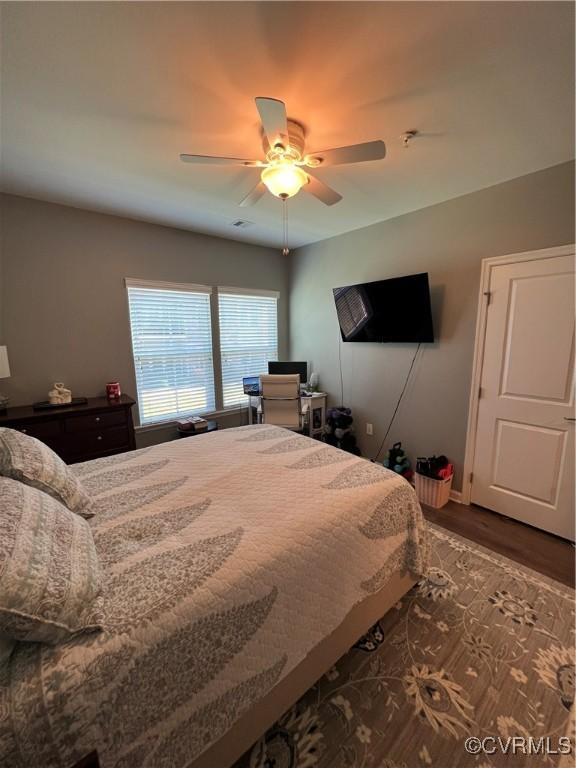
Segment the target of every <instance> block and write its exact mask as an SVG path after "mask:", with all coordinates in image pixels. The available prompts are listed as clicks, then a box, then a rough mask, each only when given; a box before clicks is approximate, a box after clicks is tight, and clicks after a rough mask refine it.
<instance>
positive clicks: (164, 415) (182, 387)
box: [127, 281, 215, 425]
mask: <svg viewBox="0 0 576 768" xmlns="http://www.w3.org/2000/svg"><path fill="white" fill-rule="evenodd" d="M127 289H128V302H129V307H130V325H131V330H132V349H133V354H134V367H135V370H136V385H137V388H138V407H139V409H140V423H141V424H143V425H144V424H152V423H155V422H159V421H170V420H173V419H175V418H178V417H180V416H186V415H190V414H193V413H206V412H209V411H214V410H215V397H214V366H213V361H212V326H211V321H210V293H211V290H210V288H202V287H198V288H196V287H192V286H191V287H190V288H188V287H185V286H182V287H181V288H180V289H179V288H172V287H170V288H156V287H154V288H147V287H143V286H139V285H137V284H136V285H130V283H129V282H128V281H127Z"/></svg>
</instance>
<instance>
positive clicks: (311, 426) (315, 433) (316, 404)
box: [248, 392, 327, 438]
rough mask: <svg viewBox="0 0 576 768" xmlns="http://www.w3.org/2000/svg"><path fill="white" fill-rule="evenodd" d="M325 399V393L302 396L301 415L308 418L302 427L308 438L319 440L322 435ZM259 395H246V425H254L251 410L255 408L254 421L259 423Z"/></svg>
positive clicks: (260, 411) (324, 421) (260, 405)
mask: <svg viewBox="0 0 576 768" xmlns="http://www.w3.org/2000/svg"><path fill="white" fill-rule="evenodd" d="M326 398H327V395H326V393H325V392H314V394H313V395H311V396H310V397H305V396H302V397H301V398H300V402H301V404H302V415H303V416H308V419H307V421H308V423H307V424H306V426H305V427H304V431H305V433H306V434H307V435H308V436H309V437H316V438H320V437H321V436H322V434H323V433H324V425H325V424H326ZM261 399H262V398H261V397H260V395H248V423H249V424H254V416H253V413H252V408H254V407H255V408H256V421H257V423H259V422H260V418H261V415H262V404H261V402H260V401H261Z"/></svg>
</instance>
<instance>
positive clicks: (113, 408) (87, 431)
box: [0, 395, 136, 464]
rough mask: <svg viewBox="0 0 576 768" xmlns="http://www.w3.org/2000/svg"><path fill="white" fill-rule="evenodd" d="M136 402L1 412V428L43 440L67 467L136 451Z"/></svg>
mask: <svg viewBox="0 0 576 768" xmlns="http://www.w3.org/2000/svg"><path fill="white" fill-rule="evenodd" d="M134 404H135V401H134V400H133V399H132V398H131V397H128V395H122V397H121V398H120V400H108V399H107V398H105V397H91V398H88V402H87V404H86V405H72V406H63V407H61V408H58V409H49V410H41V411H35V410H34V409H33V408H32V406H31V405H23V406H18V407H16V408H8V409H7V410H5V411H0V427H10V429H18V430H20V432H24V433H25V434H27V435H31V436H32V437H36V438H38V440H42V442H43V443H46V445H48V446H50V448H52V450H53V451H55V452H56V453H57V454H58V455H59V456H60V457H61V458H62V459H64V461H65V462H66V463H67V464H73V463H74V462H77V461H88V459H97V458H99V457H100V456H111V455H112V454H113V453H123V452H124V451H133V450H134V448H136V443H135V440H134V424H133V422H132V406H133V405H134Z"/></svg>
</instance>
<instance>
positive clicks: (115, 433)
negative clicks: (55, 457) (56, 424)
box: [66, 427, 130, 458]
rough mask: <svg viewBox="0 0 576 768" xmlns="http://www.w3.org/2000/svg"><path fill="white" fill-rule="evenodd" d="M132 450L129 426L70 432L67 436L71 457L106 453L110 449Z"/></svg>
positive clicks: (67, 451) (67, 448) (68, 450)
mask: <svg viewBox="0 0 576 768" xmlns="http://www.w3.org/2000/svg"><path fill="white" fill-rule="evenodd" d="M122 448H124V449H125V450H127V451H128V450H130V435H129V432H128V428H127V427H108V429H102V430H100V431H98V430H90V431H89V432H84V433H78V434H68V436H67V437H66V453H67V454H68V456H70V457H71V458H74V457H77V456H86V457H87V458H88V457H90V456H92V455H94V454H100V453H101V454H105V453H108V452H109V451H114V450H120V449H122Z"/></svg>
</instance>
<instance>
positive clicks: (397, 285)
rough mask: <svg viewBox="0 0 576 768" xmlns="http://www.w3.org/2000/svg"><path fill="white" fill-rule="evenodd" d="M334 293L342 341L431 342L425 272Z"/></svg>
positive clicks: (337, 290)
mask: <svg viewBox="0 0 576 768" xmlns="http://www.w3.org/2000/svg"><path fill="white" fill-rule="evenodd" d="M333 290H334V301H335V302H336V313H337V315H338V322H339V324H340V332H341V333H342V339H343V340H344V341H375V342H386V341H389V342H397V343H413V342H416V343H418V342H428V341H434V328H433V326H432V311H431V307H430V287H429V285H428V273H427V272H422V273H420V274H418V275H408V276H406V277H394V278H392V279H390V280H376V281H375V282H373V283H360V284H359V285H348V286H345V287H343V288H334V289H333Z"/></svg>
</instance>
